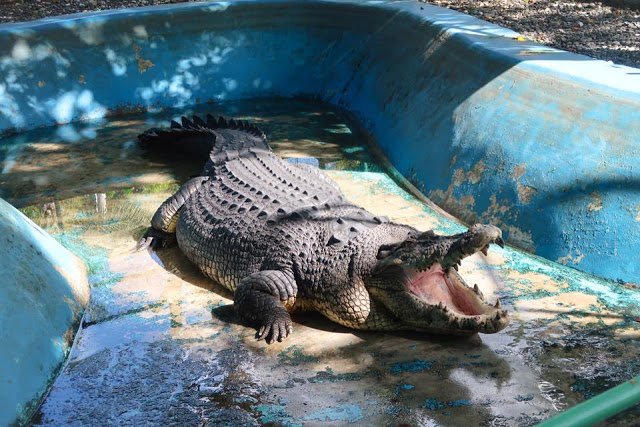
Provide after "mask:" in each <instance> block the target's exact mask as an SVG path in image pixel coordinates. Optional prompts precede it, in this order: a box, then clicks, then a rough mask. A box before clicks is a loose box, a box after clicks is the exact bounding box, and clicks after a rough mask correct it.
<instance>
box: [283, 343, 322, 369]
mask: <svg viewBox="0 0 640 427" xmlns="http://www.w3.org/2000/svg"><path fill="white" fill-rule="evenodd" d="M319 360H320V359H319V358H318V357H316V356H311V355H309V354H305V353H304V351H303V349H302V348H301V347H299V346H297V345H292V346H289V347H287V348H285V349H284V350H282V351H281V352H280V353H279V354H278V361H279V362H280V364H281V365H290V366H298V365H300V364H301V363H316V362H318V361H319Z"/></svg>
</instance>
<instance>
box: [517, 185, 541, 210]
mask: <svg viewBox="0 0 640 427" xmlns="http://www.w3.org/2000/svg"><path fill="white" fill-rule="evenodd" d="M536 194H538V189H536V188H535V187H531V186H530V185H524V184H522V183H520V182H518V199H520V202H521V203H522V204H524V205H528V204H529V203H531V199H532V198H533V197H534V196H535V195H536Z"/></svg>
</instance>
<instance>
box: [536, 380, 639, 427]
mask: <svg viewBox="0 0 640 427" xmlns="http://www.w3.org/2000/svg"><path fill="white" fill-rule="evenodd" d="M637 403H640V375H638V376H637V377H635V378H633V379H630V380H629V381H627V382H624V383H622V384H620V385H618V386H616V387H613V388H611V389H609V390H607V391H605V392H604V393H601V394H599V395H597V396H595V397H592V398H591V399H589V400H586V401H584V402H582V403H579V404H577V405H576V406H574V407H572V408H569V409H567V410H566V411H564V412H562V413H560V414H558V415H556V416H555V417H553V418H550V419H548V420H546V421H543V422H542V423H540V424H538V427H585V426H591V425H594V424H596V423H599V422H601V421H604V420H606V419H607V418H609V417H611V416H613V415H615V414H618V413H620V412H622V411H624V410H625V409H627V408H630V407H632V406H633V405H636V404H637Z"/></svg>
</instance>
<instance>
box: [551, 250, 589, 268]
mask: <svg viewBox="0 0 640 427" xmlns="http://www.w3.org/2000/svg"><path fill="white" fill-rule="evenodd" d="M585 256H586V255H585V254H583V253H581V252H579V251H576V253H575V254H574V253H569V254H567V255H566V256H563V257H560V258H558V259H557V260H556V262H559V263H560V264H562V265H567V264H569V263H571V264H574V265H578V264H580V263H581V262H582V260H583V259H584V257H585Z"/></svg>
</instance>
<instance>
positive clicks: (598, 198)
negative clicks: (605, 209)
mask: <svg viewBox="0 0 640 427" xmlns="http://www.w3.org/2000/svg"><path fill="white" fill-rule="evenodd" d="M587 209H588V210H589V212H598V211H599V210H600V209H602V194H600V193H598V192H597V191H594V192H593V193H591V203H589V204H588V205H587Z"/></svg>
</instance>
